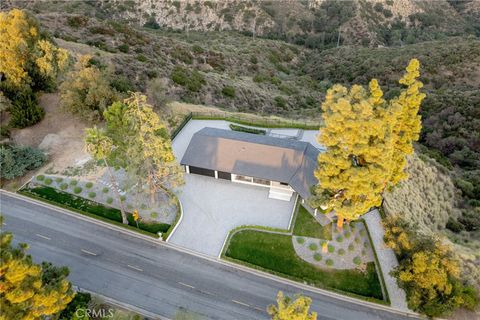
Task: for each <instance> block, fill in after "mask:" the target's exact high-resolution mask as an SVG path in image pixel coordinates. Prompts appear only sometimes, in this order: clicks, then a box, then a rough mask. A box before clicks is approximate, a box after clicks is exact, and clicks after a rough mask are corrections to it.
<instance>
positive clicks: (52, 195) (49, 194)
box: [20, 186, 170, 235]
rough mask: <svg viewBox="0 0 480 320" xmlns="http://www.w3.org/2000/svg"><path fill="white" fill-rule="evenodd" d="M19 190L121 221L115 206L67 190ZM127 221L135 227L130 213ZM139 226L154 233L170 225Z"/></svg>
mask: <svg viewBox="0 0 480 320" xmlns="http://www.w3.org/2000/svg"><path fill="white" fill-rule="evenodd" d="M20 192H21V193H23V194H26V195H32V196H34V197H36V198H42V199H45V200H47V201H48V202H51V203H55V204H58V205H60V206H62V207H65V208H69V209H73V210H75V211H79V212H84V213H87V214H89V215H94V216H98V217H101V218H102V219H103V220H110V221H114V222H117V223H120V224H121V222H122V215H121V213H120V210H118V209H116V208H111V207H107V206H104V205H102V204H100V203H97V202H94V201H90V200H87V199H84V198H81V197H78V196H75V195H72V194H70V193H67V192H62V191H60V190H57V189H54V188H51V187H45V186H35V187H32V188H24V189H22V190H21V191H20ZM128 223H129V225H130V226H132V227H135V228H136V227H137V224H136V223H135V221H134V220H133V217H132V215H131V214H128ZM139 228H140V230H143V231H146V232H148V233H151V234H155V235H156V234H157V232H159V231H160V232H163V233H165V232H167V231H168V229H169V228H170V225H169V224H166V223H143V222H141V221H139Z"/></svg>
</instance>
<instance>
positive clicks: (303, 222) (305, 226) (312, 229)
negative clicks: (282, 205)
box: [293, 206, 332, 240]
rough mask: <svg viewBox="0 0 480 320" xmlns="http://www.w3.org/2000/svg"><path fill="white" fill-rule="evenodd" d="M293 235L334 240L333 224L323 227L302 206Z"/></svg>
mask: <svg viewBox="0 0 480 320" xmlns="http://www.w3.org/2000/svg"><path fill="white" fill-rule="evenodd" d="M293 234H294V235H296V236H303V237H312V238H320V239H326V240H332V224H331V223H330V224H328V225H326V226H325V227H322V225H321V224H320V223H318V222H317V221H316V220H315V218H314V217H313V216H312V215H311V214H310V213H309V212H308V211H307V209H305V208H304V207H302V206H300V208H299V209H298V214H297V219H296V220H295V226H294V228H293Z"/></svg>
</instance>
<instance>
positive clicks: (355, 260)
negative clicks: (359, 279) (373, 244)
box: [353, 256, 362, 266]
mask: <svg viewBox="0 0 480 320" xmlns="http://www.w3.org/2000/svg"><path fill="white" fill-rule="evenodd" d="M353 263H355V264H356V265H357V266H358V265H359V264H360V263H362V258H360V257H359V256H356V257H355V258H353Z"/></svg>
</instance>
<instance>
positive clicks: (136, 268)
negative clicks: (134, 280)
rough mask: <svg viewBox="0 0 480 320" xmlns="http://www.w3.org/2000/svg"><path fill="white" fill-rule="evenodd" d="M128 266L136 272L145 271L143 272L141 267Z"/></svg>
mask: <svg viewBox="0 0 480 320" xmlns="http://www.w3.org/2000/svg"><path fill="white" fill-rule="evenodd" d="M127 266H128V267H129V268H132V269H135V270H137V271H140V272H142V271H143V270H142V269H140V268H139V267H135V266H131V265H129V264H127Z"/></svg>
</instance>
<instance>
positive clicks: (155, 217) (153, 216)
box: [150, 212, 158, 219]
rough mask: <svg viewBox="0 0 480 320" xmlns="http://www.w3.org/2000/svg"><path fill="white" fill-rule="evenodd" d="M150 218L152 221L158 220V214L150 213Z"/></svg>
mask: <svg viewBox="0 0 480 320" xmlns="http://www.w3.org/2000/svg"><path fill="white" fill-rule="evenodd" d="M150 218H152V219H157V218H158V212H152V213H150Z"/></svg>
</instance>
